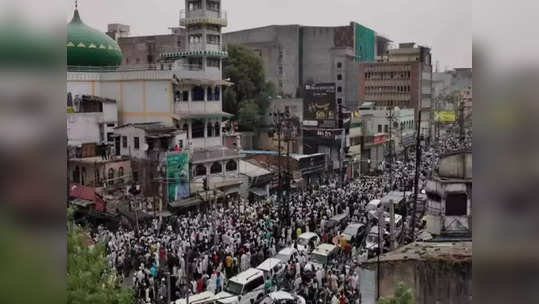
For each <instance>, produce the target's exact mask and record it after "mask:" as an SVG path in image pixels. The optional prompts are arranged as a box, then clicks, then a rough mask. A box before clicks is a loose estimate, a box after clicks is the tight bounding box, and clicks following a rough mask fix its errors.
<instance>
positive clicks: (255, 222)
mask: <svg viewBox="0 0 539 304" xmlns="http://www.w3.org/2000/svg"><path fill="white" fill-rule="evenodd" d="M462 149H471V134H467V136H466V138H465V140H464V141H462V140H458V139H457V138H456V137H455V136H452V135H451V133H449V135H446V136H444V137H442V138H440V140H439V141H437V142H434V143H432V145H430V146H427V145H423V146H422V157H421V168H420V170H419V184H418V191H419V192H420V193H421V192H422V191H423V189H424V188H425V181H426V179H427V178H428V177H429V175H430V174H431V172H432V170H433V169H434V168H436V165H437V162H438V160H439V157H440V155H442V154H444V153H447V152H451V151H458V150H462ZM406 159H408V161H405V157H404V155H402V154H401V155H397V156H396V157H395V158H394V161H393V162H392V164H390V165H384V166H383V167H384V171H383V172H381V173H380V174H378V175H375V176H362V177H360V178H357V179H355V180H349V181H345V182H344V183H342V182H341V181H340V180H339V179H338V177H335V178H331V177H330V178H328V179H327V181H326V183H325V184H323V185H316V186H309V187H307V189H305V190H304V191H293V192H291V193H285V194H283V195H282V199H283V201H284V204H283V203H280V202H279V201H278V200H279V198H278V196H277V195H273V196H271V197H269V198H267V199H263V200H256V201H252V202H248V201H247V200H244V199H240V198H230V199H229V201H228V202H226V204H221V205H218V206H213V208H206V209H200V210H197V211H188V212H186V213H185V214H181V215H173V216H169V217H164V218H163V219H162V220H161V222H160V221H159V219H157V218H155V219H153V220H152V221H150V222H147V223H141V224H140V226H139V227H138V229H133V228H128V227H127V226H126V227H120V228H118V229H116V230H111V229H106V228H105V227H104V226H95V227H91V230H90V231H91V234H92V238H93V239H94V241H101V242H103V243H104V244H106V249H107V262H108V263H109V266H110V267H111V268H112V269H113V270H114V273H115V275H116V276H117V277H118V279H119V280H118V281H119V282H123V284H124V285H125V286H128V287H130V288H132V289H133V290H134V293H135V297H136V299H137V301H138V303H191V302H203V303H210V302H212V303H214V302H219V303H238V304H239V303H242V304H252V303H262V302H263V303H271V302H279V303H280V302H286V303H332V304H343V303H361V293H360V284H361V282H360V271H361V270H360V266H361V264H362V263H363V262H365V261H366V260H367V259H368V258H371V257H373V256H376V255H377V254H378V251H377V249H376V248H374V250H373V248H371V247H368V246H367V243H368V242H369V240H368V237H369V232H370V231H371V230H372V228H373V227H374V226H376V225H377V223H378V221H377V219H376V218H375V216H373V215H374V213H373V212H369V210H370V209H369V206H368V205H369V202H371V201H372V200H375V199H380V198H382V197H383V196H384V195H386V194H387V193H389V192H391V191H396V190H400V191H404V193H408V194H409V196H408V197H409V198H411V194H412V193H413V190H414V173H415V156H414V153H413V151H409V155H408V157H406ZM403 216H404V217H405V219H404V223H405V224H404V226H405V229H402V230H401V236H402V237H400V238H399V239H400V240H401V241H402V242H403V243H406V242H407V241H408V240H407V238H406V236H405V235H404V232H403V231H407V230H409V229H410V228H406V227H409V225H410V224H409V222H410V221H409V217H410V212H408V213H407V214H404V215H403ZM420 229H421V222H420V221H418V222H417V225H416V229H415V230H414V231H416V230H417V231H419V230H420ZM416 233H418V232H416ZM384 251H385V250H384Z"/></svg>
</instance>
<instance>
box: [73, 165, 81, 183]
mask: <svg viewBox="0 0 539 304" xmlns="http://www.w3.org/2000/svg"><path fill="white" fill-rule="evenodd" d="M73 183H75V184H78V183H80V169H79V166H76V167H75V170H73Z"/></svg>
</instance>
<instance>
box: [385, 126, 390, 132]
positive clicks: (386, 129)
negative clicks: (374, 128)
mask: <svg viewBox="0 0 539 304" xmlns="http://www.w3.org/2000/svg"><path fill="white" fill-rule="evenodd" d="M388 131H389V129H388V126H387V125H384V132H385V133H388Z"/></svg>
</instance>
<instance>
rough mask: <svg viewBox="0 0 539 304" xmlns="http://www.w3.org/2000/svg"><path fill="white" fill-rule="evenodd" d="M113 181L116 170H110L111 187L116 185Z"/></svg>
mask: <svg viewBox="0 0 539 304" xmlns="http://www.w3.org/2000/svg"><path fill="white" fill-rule="evenodd" d="M113 179H114V168H110V169H109V185H111V186H112V184H113V183H114V182H113Z"/></svg>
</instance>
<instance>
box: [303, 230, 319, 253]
mask: <svg viewBox="0 0 539 304" xmlns="http://www.w3.org/2000/svg"><path fill="white" fill-rule="evenodd" d="M319 243H320V237H319V236H318V234H316V233H314V232H304V233H302V234H301V235H300V236H299V237H298V251H301V252H307V253H310V252H311V251H312V250H313V249H314V248H315V247H316V246H318V244H319Z"/></svg>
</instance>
